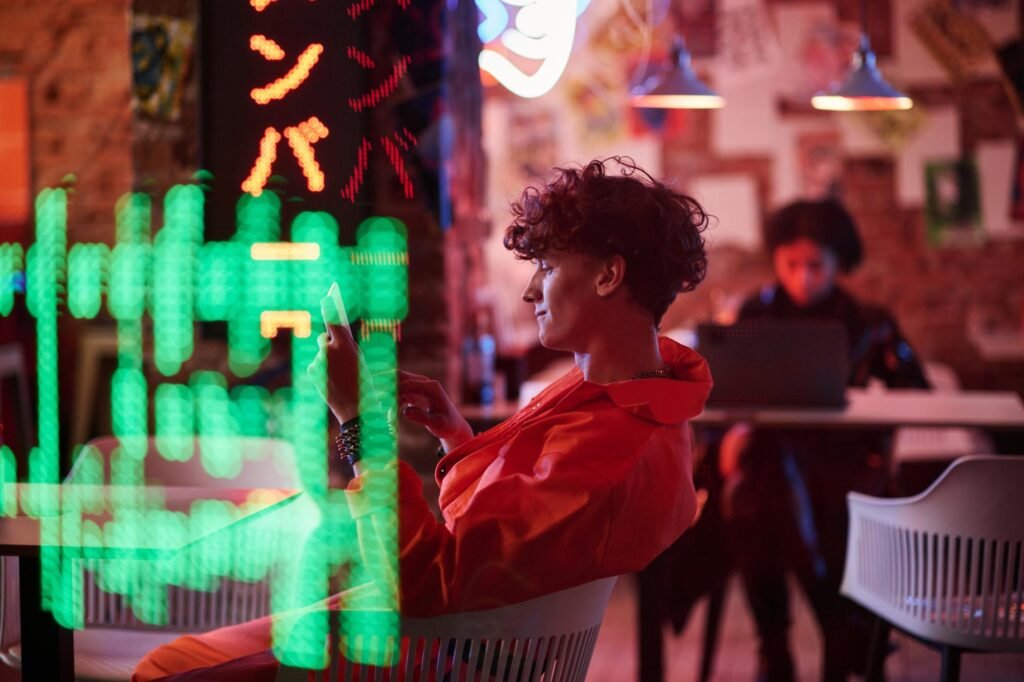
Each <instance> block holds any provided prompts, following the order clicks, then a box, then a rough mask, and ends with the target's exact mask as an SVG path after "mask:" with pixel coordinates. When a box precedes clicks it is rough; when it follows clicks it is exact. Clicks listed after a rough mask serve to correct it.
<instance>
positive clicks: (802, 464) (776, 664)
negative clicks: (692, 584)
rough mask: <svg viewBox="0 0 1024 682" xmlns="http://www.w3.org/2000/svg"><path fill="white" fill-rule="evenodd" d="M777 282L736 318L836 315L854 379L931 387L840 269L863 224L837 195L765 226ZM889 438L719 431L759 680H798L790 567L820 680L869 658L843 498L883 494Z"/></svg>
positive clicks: (884, 319) (850, 261)
mask: <svg viewBox="0 0 1024 682" xmlns="http://www.w3.org/2000/svg"><path fill="white" fill-rule="evenodd" d="M764 242H765V246H766V248H767V250H768V252H769V253H770V255H771V259H772V264H773V267H774V271H775V282H773V283H772V284H770V285H768V286H765V287H764V288H762V289H761V290H760V291H759V292H758V293H757V294H756V295H754V296H753V297H751V298H750V299H749V300H747V301H746V302H745V304H744V305H743V306H742V308H741V309H740V312H739V320H741V321H742V320H753V319H771V320H777V321H786V320H791V321H811V320H820V321H835V322H838V323H840V324H841V325H842V326H843V328H844V329H845V331H846V337H847V339H846V340H847V349H848V352H849V378H848V385H849V386H864V385H866V384H867V382H868V381H869V379H872V378H874V379H877V380H880V381H881V382H883V383H884V384H885V385H886V386H889V387H904V388H927V387H928V382H927V381H926V380H925V377H924V374H923V372H922V369H921V364H920V362H919V361H918V357H917V354H916V353H915V352H914V351H913V349H912V348H911V346H910V343H909V342H908V341H907V339H906V338H905V337H904V335H903V334H902V332H901V331H900V328H899V326H898V325H897V323H896V320H895V319H894V318H893V316H892V315H891V314H889V313H888V312H887V311H885V310H884V309H882V308H880V307H878V306H874V305H870V304H867V303H864V302H862V301H859V300H858V299H857V298H856V297H854V296H853V295H852V294H850V293H849V292H848V291H846V289H844V288H843V287H842V286H841V285H840V283H839V278H840V276H841V275H844V274H847V273H849V272H851V271H852V270H853V269H854V268H856V267H857V265H858V264H859V263H860V262H861V258H862V256H863V246H862V242H861V238H860V235H859V234H858V229H857V225H856V223H855V222H854V220H853V218H852V216H851V215H850V214H849V212H848V211H847V210H846V209H845V208H844V207H843V206H842V204H840V203H839V202H838V201H836V200H833V199H827V200H822V201H798V202H795V203H792V204H789V205H787V206H785V207H783V208H781V209H780V210H778V211H777V212H776V213H775V214H774V215H772V216H771V217H770V218H769V220H768V221H767V223H766V225H765V231H764ZM890 440H891V439H890V438H889V434H886V433H878V432H875V433H863V432H861V433H857V432H851V431H843V432H837V431H828V432H826V431H816V430H813V429H805V430H770V431H769V430H758V429H754V428H752V427H750V426H749V425H745V424H739V425H736V426H735V427H733V428H732V429H730V430H729V431H728V432H727V433H726V434H725V436H724V437H723V438H722V442H721V446H720V449H719V460H718V461H719V472H720V474H721V476H722V485H723V491H722V493H723V497H722V513H723V517H724V521H725V527H726V529H727V536H728V537H729V540H730V546H731V549H732V554H733V558H734V561H735V562H736V564H737V567H738V569H739V572H740V575H741V576H742V581H743V585H744V588H745V591H746V595H747V599H748V602H749V604H750V607H751V611H752V612H753V616H754V620H755V623H756V627H757V634H758V638H759V646H760V659H759V674H760V676H759V679H761V680H766V681H768V682H785V681H788V680H792V679H793V678H794V671H793V662H792V658H791V655H790V650H789V643H788V632H789V623H790V612H789V595H788V592H787V583H786V574H787V573H788V572H790V571H792V572H793V573H794V574H795V575H796V577H797V579H798V580H799V582H800V585H801V587H802V588H803V591H804V592H805V593H806V596H807V598H808V599H809V601H810V603H811V606H812V608H813V610H814V614H815V616H816V618H817V621H818V624H819V626H820V628H821V632H822V637H823V640H824V646H825V650H824V656H823V679H824V680H825V681H826V682H832V681H833V680H845V679H846V675H847V672H857V671H860V670H861V668H862V667H863V664H864V661H865V659H866V654H867V651H866V643H867V634H868V633H867V630H868V627H867V626H868V624H869V622H870V621H869V620H868V619H867V618H866V616H864V615H862V614H861V613H858V611H857V610H856V609H855V607H854V605H853V603H852V602H850V601H848V600H846V599H845V598H843V597H841V596H840V594H839V583H840V579H841V577H842V570H843V559H844V553H845V548H846V528H847V512H846V493H847V492H848V491H851V490H856V491H860V492H866V493H869V494H873V495H878V494H882V493H883V492H884V491H885V488H886V485H887V473H888V471H889V466H888V457H889V446H890Z"/></svg>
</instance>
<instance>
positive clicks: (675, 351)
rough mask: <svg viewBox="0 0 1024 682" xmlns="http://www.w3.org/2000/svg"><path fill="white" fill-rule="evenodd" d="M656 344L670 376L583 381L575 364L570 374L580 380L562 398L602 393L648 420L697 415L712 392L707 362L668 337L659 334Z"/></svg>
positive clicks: (675, 419) (674, 419)
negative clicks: (599, 382) (607, 381)
mask: <svg viewBox="0 0 1024 682" xmlns="http://www.w3.org/2000/svg"><path fill="white" fill-rule="evenodd" d="M658 347H659V350H660V351H661V357H662V359H663V360H664V361H665V363H666V364H667V365H668V366H669V367H671V368H672V373H673V375H674V376H673V378H672V379H628V380H626V381H616V382H614V383H611V384H595V383H591V382H589V381H584V380H583V374H582V372H580V370H579V369H578V368H574V369H573V370H572V372H570V375H569V376H571V377H573V378H574V379H576V381H578V382H579V384H578V385H577V386H576V387H575V389H574V390H572V391H571V392H570V394H569V395H568V396H566V398H565V400H571V401H572V402H574V403H577V402H583V401H584V400H586V399H589V398H591V397H595V396H597V395H600V394H601V393H605V394H607V395H608V398H609V399H610V400H611V401H612V402H613V403H615V405H616V406H618V407H619V408H621V409H623V410H626V411H627V412H631V413H633V414H635V415H637V416H639V417H641V418H643V419H646V420H648V421H654V422H658V423H660V424H679V423H681V422H684V421H686V420H688V419H692V418H693V417H696V416H697V415H699V414H700V413H701V411H702V410H703V409H704V403H705V401H707V399H708V394H709V393H710V392H711V385H712V382H711V371H710V370H709V369H708V365H707V362H705V360H704V358H703V357H701V356H700V354H699V353H697V352H696V351H694V350H692V349H690V348H687V347H686V346H684V345H682V344H680V343H677V342H675V341H673V340H672V339H669V338H667V337H659V339H658ZM567 378H568V377H567Z"/></svg>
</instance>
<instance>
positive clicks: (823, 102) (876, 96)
mask: <svg viewBox="0 0 1024 682" xmlns="http://www.w3.org/2000/svg"><path fill="white" fill-rule="evenodd" d="M860 21H861V34H860V45H859V46H858V48H857V51H856V52H854V53H853V60H852V63H851V65H850V72H849V73H848V74H847V76H846V79H845V80H843V82H842V83H839V84H838V85H835V86H833V87H832V88H830V89H829V90H828V91H826V92H822V93H818V94H817V95H815V96H814V97H812V98H811V106H813V107H814V108H815V109H823V110H826V111H894V110H901V109H910V108H911V107H913V106H914V101H913V100H912V99H910V98H909V97H907V96H906V95H904V94H903V93H902V92H900V91H899V90H897V89H896V88H894V87H893V86H891V85H889V83H888V82H886V80H885V78H883V77H882V74H881V73H880V72H879V71H878V67H877V66H876V64H875V53H874V52H873V51H872V50H871V41H870V40H869V39H868V9H867V0H861V8H860Z"/></svg>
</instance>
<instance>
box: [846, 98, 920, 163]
mask: <svg viewBox="0 0 1024 682" xmlns="http://www.w3.org/2000/svg"><path fill="white" fill-rule="evenodd" d="M848 117H849V118H852V119H853V120H854V121H856V122H857V123H858V124H859V125H861V126H862V127H864V128H865V129H866V130H868V131H869V132H870V133H871V134H872V135H874V137H875V138H877V139H878V141H879V142H881V143H882V144H883V145H885V147H886V149H889V150H891V151H893V152H898V151H900V149H902V148H903V146H904V145H905V144H906V143H907V141H908V140H909V139H910V138H912V137H913V136H914V135H915V134H916V133H917V131H918V130H920V129H921V127H922V126H923V125H924V124H925V122H926V120H927V118H928V115H927V114H926V113H925V109H924V107H913V108H912V109H905V110H903V111H858V112H850V114H848Z"/></svg>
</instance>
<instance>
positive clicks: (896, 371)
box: [854, 309, 931, 388]
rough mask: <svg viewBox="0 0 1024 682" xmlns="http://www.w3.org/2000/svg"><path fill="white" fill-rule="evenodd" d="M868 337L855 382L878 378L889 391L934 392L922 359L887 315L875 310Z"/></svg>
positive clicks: (856, 370) (872, 314)
mask: <svg viewBox="0 0 1024 682" xmlns="http://www.w3.org/2000/svg"><path fill="white" fill-rule="evenodd" d="M869 315H870V318H873V319H871V321H870V324H869V325H868V328H867V330H866V331H865V334H868V335H870V339H869V341H868V344H867V345H868V348H867V352H866V353H865V354H864V356H863V358H862V359H861V362H860V363H859V365H858V366H857V367H856V369H855V374H856V375H857V376H855V379H854V381H855V382H856V383H860V384H863V383H866V380H867V377H868V376H873V377H877V378H878V379H881V380H882V381H883V382H885V385H886V386H888V387H889V388H931V385H930V384H929V383H928V380H927V379H926V378H925V376H924V369H923V368H922V366H921V361H920V357H919V356H918V354H917V353H916V352H915V351H914V349H913V347H911V345H910V342H909V341H907V338H906V337H905V336H904V335H903V331H902V330H901V329H900V327H899V325H898V324H897V323H896V320H895V319H894V318H893V317H892V316H891V315H890V314H888V313H887V312H885V311H882V310H877V309H876V310H873V311H871V313H869Z"/></svg>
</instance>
